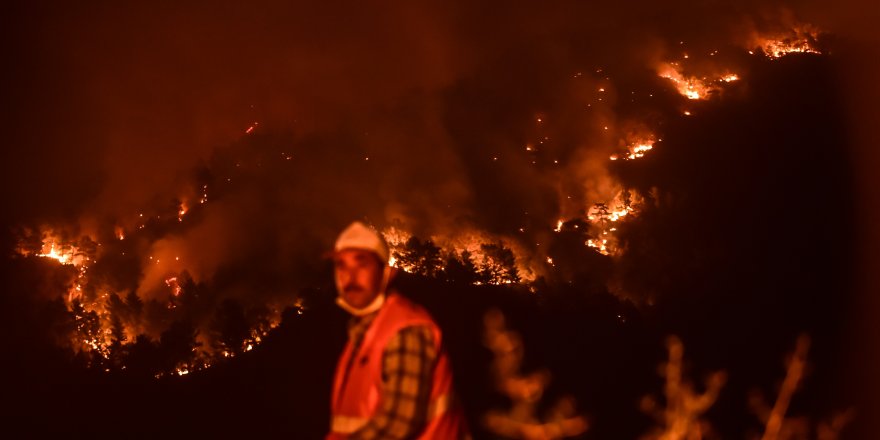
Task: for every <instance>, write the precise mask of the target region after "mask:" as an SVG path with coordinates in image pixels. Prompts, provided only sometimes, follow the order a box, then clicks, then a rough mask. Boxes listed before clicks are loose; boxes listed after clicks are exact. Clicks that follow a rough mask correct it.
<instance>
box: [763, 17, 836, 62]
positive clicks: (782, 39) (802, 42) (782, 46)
mask: <svg viewBox="0 0 880 440" xmlns="http://www.w3.org/2000/svg"><path fill="white" fill-rule="evenodd" d="M818 40H819V30H818V29H816V28H815V27H813V26H810V25H800V26H796V27H795V28H794V29H792V30H791V31H789V32H788V33H787V34H786V35H776V36H774V37H769V38H768V37H756V38H755V39H754V41H753V42H752V44H751V46H752V47H753V48H755V50H760V51H761V52H762V53H764V55H766V56H767V57H768V58H770V59H772V60H775V59H779V58H782V57H784V56H786V55H790V54H794V53H812V54H821V53H822V51H821V50H819V48H818V47H817V45H816V43H817V42H818ZM749 53H751V54H754V53H755V52H754V50H750V51H749Z"/></svg>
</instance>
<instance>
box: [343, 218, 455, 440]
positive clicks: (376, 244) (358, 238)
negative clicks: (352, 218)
mask: <svg viewBox="0 0 880 440" xmlns="http://www.w3.org/2000/svg"><path fill="white" fill-rule="evenodd" d="M388 257H389V252H388V246H387V245H386V244H385V241H384V240H383V239H382V237H381V236H380V235H379V234H378V233H377V232H376V231H375V230H374V229H372V228H370V227H368V226H366V225H364V224H362V223H359V222H355V223H352V224H351V225H350V226H349V227H348V228H346V229H345V230H344V231H343V232H342V233H341V234H340V235H339V238H338V239H337V240H336V245H335V246H334V251H333V263H334V272H335V277H336V289H337V292H338V294H339V296H338V297H337V299H336V302H337V304H339V306H340V307H342V308H343V309H344V310H345V311H347V312H349V313H350V314H351V315H352V318H351V320H350V322H349V328H348V333H349V339H348V343H347V344H346V346H345V350H344V351H343V353H342V356H341V357H340V358H339V364H338V365H337V367H336V378H335V380H334V385H333V398H332V408H331V410H332V414H331V416H332V418H331V427H330V433H329V434H328V435H327V439H351V440H354V439H409V438H416V439H442V440H445V439H450V440H455V439H460V438H464V437H465V436H466V428H465V422H464V417H463V415H462V412H461V410H460V408H459V407H457V406H456V405H453V402H454V399H453V396H452V372H451V369H450V365H449V359H448V357H447V355H446V353H445V351H444V350H443V348H442V345H441V342H442V333H441V332H440V328H439V327H438V326H437V324H436V323H435V322H434V320H433V319H431V316H430V315H429V314H428V313H427V312H426V311H425V310H424V309H423V308H421V307H420V306H418V305H416V304H414V303H412V302H410V301H409V300H407V299H406V298H404V297H402V296H400V295H399V294H397V293H396V292H395V291H394V290H393V289H388V283H389V281H390V280H391V277H392V275H393V269H392V268H391V266H389V265H388ZM386 290H387V292H386Z"/></svg>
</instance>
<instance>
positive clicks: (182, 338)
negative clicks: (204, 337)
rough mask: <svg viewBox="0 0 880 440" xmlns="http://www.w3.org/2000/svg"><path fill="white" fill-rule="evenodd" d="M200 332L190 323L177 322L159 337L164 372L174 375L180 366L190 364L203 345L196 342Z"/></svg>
mask: <svg viewBox="0 0 880 440" xmlns="http://www.w3.org/2000/svg"><path fill="white" fill-rule="evenodd" d="M198 333H199V332H198V330H197V329H196V328H195V327H194V326H193V325H192V323H190V322H189V321H175V322H174V323H173V324H171V327H169V328H168V330H165V331H164V332H162V335H161V336H160V337H159V349H160V354H161V360H162V365H161V367H162V370H163V371H165V372H169V373H173V372H174V370H175V369H176V367H177V366H178V365H181V364H184V365H186V364H189V363H190V362H191V361H192V360H193V359H194V358H195V354H196V348H197V347H199V346H200V345H201V344H200V343H198V342H196V336H197V335H198Z"/></svg>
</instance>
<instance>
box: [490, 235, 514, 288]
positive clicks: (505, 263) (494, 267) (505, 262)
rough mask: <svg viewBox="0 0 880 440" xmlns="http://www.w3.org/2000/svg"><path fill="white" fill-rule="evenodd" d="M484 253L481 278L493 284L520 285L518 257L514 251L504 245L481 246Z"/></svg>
mask: <svg viewBox="0 0 880 440" xmlns="http://www.w3.org/2000/svg"><path fill="white" fill-rule="evenodd" d="M480 249H482V251H483V269H482V270H481V271H480V272H481V274H480V275H481V276H483V277H484V279H485V280H487V281H488V282H490V283H493V284H507V283H518V282H519V281H520V278H519V270H517V268H516V257H515V256H514V255H513V251H511V250H510V249H508V248H506V247H505V246H504V244H503V243H500V242H499V243H495V244H481V245H480Z"/></svg>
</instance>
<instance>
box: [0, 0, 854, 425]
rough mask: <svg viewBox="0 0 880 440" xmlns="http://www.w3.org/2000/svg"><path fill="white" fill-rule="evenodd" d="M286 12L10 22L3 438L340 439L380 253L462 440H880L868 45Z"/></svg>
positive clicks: (614, 13) (542, 13)
mask: <svg viewBox="0 0 880 440" xmlns="http://www.w3.org/2000/svg"><path fill="white" fill-rule="evenodd" d="M269 3H270V4H269V5H265V6H264V7H261V6H253V7H251V6H248V7H247V8H245V7H244V6H241V7H239V6H232V5H223V6H218V7H217V9H216V11H214V13H215V14H214V15H212V16H205V15H203V14H201V13H200V12H201V10H200V9H199V8H196V7H195V6H180V7H175V8H171V9H169V10H165V9H163V8H156V9H155V10H153V9H147V8H145V7H132V8H125V7H122V6H105V7H97V6H94V7H87V8H84V9H82V10H74V9H75V8H73V7H71V6H63V7H62V6H59V7H58V8H59V15H57V16H55V15H52V16H44V14H43V11H41V10H40V8H38V7H29V6H20V7H19V9H16V10H15V11H14V12H15V13H14V14H13V16H15V17H17V18H16V19H17V20H18V22H17V23H16V24H15V25H14V26H11V27H9V29H10V31H9V32H10V33H11V34H12V35H14V36H15V38H14V39H12V40H11V41H13V43H12V44H13V45H14V46H15V47H16V51H15V53H16V54H19V55H22V57H21V58H22V59H23V60H25V61H23V63H22V66H21V69H20V70H16V71H14V72H12V73H10V75H11V77H10V81H9V82H10V83H17V84H21V89H20V91H18V92H16V93H15V94H13V95H14V96H13V98H14V99H13V102H14V103H15V105H18V106H19V107H20V109H21V110H20V111H19V112H18V113H19V114H18V115H17V116H16V118H15V119H13V120H14V121H15V125H16V127H17V128H16V130H15V131H14V132H13V135H12V139H11V140H10V141H9V145H11V146H10V147H9V149H10V152H9V153H7V154H8V158H6V159H5V161H4V162H5V163H6V164H7V168H8V172H7V173H6V178H7V179H8V180H7V182H5V183H6V185H5V186H6V187H7V188H8V189H9V188H12V191H11V192H10V194H9V195H7V197H6V198H7V200H6V206H7V208H8V212H7V213H6V214H4V216H3V225H4V226H5V229H4V231H5V232H4V235H3V237H2V238H3V245H4V249H5V250H6V254H5V257H4V262H3V270H4V273H5V275H6V278H7V279H8V280H9V281H8V285H7V287H6V289H5V290H6V293H5V294H4V303H3V311H4V314H3V320H4V321H5V322H6V323H7V325H8V326H9V330H8V331H7V332H5V333H6V334H5V335H4V339H3V341H4V343H5V345H6V346H7V347H8V359H12V361H10V362H8V363H9V364H10V365H11V370H10V373H9V374H10V376H8V377H10V378H13V379H12V380H13V381H15V382H17V383H16V384H15V385H14V386H13V390H12V394H11V395H12V396H13V399H14V400H15V401H16V402H15V405H16V407H17V408H18V409H17V410H15V411H14V412H13V413H12V414H13V416H14V418H17V419H19V420H21V421H24V422H25V424H28V423H32V422H34V421H37V420H53V421H54V422H53V423H52V424H51V426H49V427H47V428H45V430H46V431H47V433H48V432H52V433H66V434H73V435H74V436H92V437H98V438H104V437H114V438H119V437H123V438H128V437H144V436H151V435H154V434H156V433H160V432H163V433H164V432H174V433H177V435H180V436H184V435H193V436H196V437H200V436H213V437H227V436H244V435H247V436H257V435H276V436H277V435H285V436H288V437H292V438H322V437H323V436H324V435H325V434H326V429H327V427H328V426H330V421H329V417H330V414H329V410H328V409H329V408H330V394H329V393H330V390H331V381H332V379H333V371H334V362H335V361H336V357H337V356H338V355H339V353H340V352H342V349H343V346H344V345H345V341H346V338H347V335H346V333H345V331H346V330H345V329H346V321H347V320H348V316H347V315H346V314H345V312H344V311H343V310H342V309H340V308H338V307H336V305H335V303H334V300H335V299H336V297H337V292H336V287H334V285H333V281H334V268H333V267H332V262H331V261H330V259H329V258H328V255H329V254H328V252H329V251H330V250H331V249H332V247H333V240H334V237H335V236H336V234H338V233H339V231H340V230H341V229H342V228H343V227H344V226H345V225H346V224H348V223H350V222H351V221H353V220H358V221H362V222H364V223H366V224H368V225H370V226H372V227H374V228H375V229H376V230H377V231H378V232H379V233H380V234H381V236H382V237H383V238H384V240H385V242H386V243H387V245H388V251H389V255H388V263H389V265H390V266H392V267H393V268H395V269H396V272H395V273H396V275H395V276H394V278H393V279H392V280H391V283H392V286H393V287H394V288H395V289H398V290H399V291H400V292H401V293H402V294H403V296H405V297H408V298H410V299H412V300H413V301H415V302H416V303H419V304H422V305H423V306H424V307H425V308H426V309H427V310H428V311H429V312H430V314H431V315H432V316H433V318H434V319H435V320H436V322H437V325H438V326H439V327H440V328H442V329H443V335H444V350H446V351H448V353H449V356H450V359H451V363H452V367H451V368H452V371H453V372H454V374H455V380H456V388H457V392H459V393H460V395H459V396H457V397H456V398H457V399H458V400H460V401H461V405H462V407H463V410H464V412H465V415H466V418H467V421H468V424H469V425H470V427H471V431H472V434H473V436H474V438H511V439H514V438H523V439H555V438H643V439H667V440H672V439H714V438H762V439H767V440H770V439H780V440H782V439H814V438H815V439H826V440H827V439H836V438H860V437H857V436H858V435H860V434H863V433H865V432H869V430H870V428H869V427H868V425H866V424H865V423H866V422H865V419H864V418H863V417H868V416H867V415H865V416H863V415H862V414H863V411H865V409H864V408H863V405H864V404H863V400H864V399H862V400H860V395H859V392H858V390H859V384H858V383H854V382H855V379H849V378H846V372H847V370H848V368H849V362H850V361H849V358H847V357H846V356H845V351H846V350H850V349H852V348H851V347H850V346H849V345H847V344H849V342H848V340H846V338H845V327H844V326H843V325H842V324H840V323H841V322H842V321H843V320H845V319H846V317H847V316H848V315H847V313H848V312H847V310H848V309H847V307H848V306H849V304H850V300H851V296H852V295H854V294H853V293H852V292H853V289H854V286H853V282H852V281H851V279H852V276H853V267H854V265H855V260H854V257H852V256H851V255H850V254H851V253H852V252H853V250H854V249H855V248H856V244H855V243H856V242H857V237H856V233H855V232H854V226H853V225H854V224H855V221H854V216H855V214H854V213H855V212H856V208H855V206H856V205H858V203H859V200H858V195H857V194H858V193H857V192H856V191H855V190H854V189H853V187H852V185H853V182H852V181H851V178H850V173H851V170H852V166H853V165H852V163H851V161H850V158H849V157H848V156H847V148H849V144H848V142H850V137H849V135H848V132H847V127H848V123H847V120H846V117H845V116H844V113H842V110H841V109H842V108H843V106H844V103H843V101H842V98H841V97H840V93H842V92H840V86H839V83H838V81H840V72H841V71H842V69H843V67H841V66H843V65H845V63H846V62H848V61H849V60H850V58H848V57H850V56H852V55H851V54H852V52H851V51H850V45H851V44H852V42H851V41H849V40H847V39H845V38H843V37H842V36H841V34H840V31H839V30H838V29H836V28H832V27H829V28H824V27H822V26H821V21H822V20H817V21H818V22H819V23H816V24H814V23H812V22H810V21H808V20H805V19H803V18H795V17H796V16H800V15H807V16H810V17H813V15H811V14H812V13H810V12H809V11H810V10H809V8H806V9H804V11H802V12H803V13H799V12H798V10H797V8H793V7H790V6H781V5H780V6H779V7H778V8H776V9H770V8H764V7H761V8H759V7H757V6H756V5H751V4H749V5H743V6H742V7H741V8H733V9H725V10H716V9H713V8H710V7H709V6H707V5H700V6H693V7H692V6H691V5H684V4H678V3H675V4H671V5H667V7H666V9H664V8H662V7H660V6H656V5H655V6H648V5H645V6H644V7H640V8H634V9H635V10H631V9H630V8H627V7H623V6H620V5H617V6H614V5H598V6H590V5H583V4H579V3H578V2H569V1H561V2H551V3H549V4H547V5H532V6H531V7H525V6H510V7H508V8H504V9H503V10H499V9H496V8H494V7H492V6H489V5H482V6H481V5H470V6H468V5H464V4H460V5H440V4H433V5H423V6H406V7H402V6H401V7H399V8H391V9H393V10H389V11H380V10H373V9H371V8H369V7H366V6H357V7H355V6H352V7H351V8H352V9H351V10H348V11H346V13H345V14H340V12H341V11H338V10H336V9H335V7H331V6H318V5H310V6H308V7H307V8H305V7H303V8H304V10H303V11H299V10H298V8H296V7H293V6H291V5H283V4H280V3H279V4H274V3H278V2H269ZM172 9H173V10H172ZM349 13H350V14H349ZM209 15H210V14H209ZM661 16H663V17H665V18H658V17H661ZM597 17H602V18H601V19H597ZM489 22H492V23H494V25H492V26H488V25H487V24H486V23H489ZM84 28H88V29H84ZM135 29H136V30H137V31H136V32H135V31H134V30H135ZM147 41H149V43H147ZM98 48H102V49H101V51H100V52H101V54H98V53H97V52H98V51H97V49H98ZM108 59H112V60H113V61H112V62H110V61H107V60H108ZM56 71H57V72H56ZM12 145H18V146H17V147H12ZM16 149H20V151H17V150H16ZM385 281H386V282H387V281H388V280H385ZM340 289H341V287H340ZM340 292H341V290H340ZM793 342H794V345H792V344H793ZM685 346H686V347H687V348H688V351H687V356H685V352H684V348H685ZM792 347H794V351H792ZM658 364H659V366H658ZM780 367H784V369H781V368H780ZM658 373H659V375H658ZM780 375H782V379H781V380H780ZM691 378H693V379H691Z"/></svg>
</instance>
